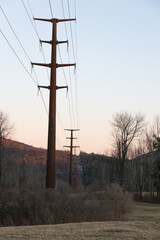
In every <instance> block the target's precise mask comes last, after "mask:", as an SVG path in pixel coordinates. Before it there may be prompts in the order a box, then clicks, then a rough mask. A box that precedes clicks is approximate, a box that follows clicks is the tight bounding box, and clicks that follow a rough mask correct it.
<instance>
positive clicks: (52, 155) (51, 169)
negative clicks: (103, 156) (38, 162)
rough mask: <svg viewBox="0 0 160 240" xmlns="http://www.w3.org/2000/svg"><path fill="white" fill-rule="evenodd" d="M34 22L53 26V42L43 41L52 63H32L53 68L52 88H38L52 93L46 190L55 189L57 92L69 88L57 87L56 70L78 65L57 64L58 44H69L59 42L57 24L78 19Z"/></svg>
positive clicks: (54, 19)
mask: <svg viewBox="0 0 160 240" xmlns="http://www.w3.org/2000/svg"><path fill="white" fill-rule="evenodd" d="M34 20H40V21H47V22H51V23H52V24H53V31H52V40H51V41H41V42H42V43H49V44H51V46H52V51H51V63H49V64H44V63H32V65H38V66H44V67H49V68H51V76H50V86H38V87H39V88H47V89H49V91H50V101H49V124H48V149H47V170H46V188H52V189H55V161H56V90H57V89H60V88H68V86H60V87H59V86H57V85H56V69H57V68H59V67H68V66H75V65H76V64H75V63H73V64H57V62H56V59H57V44H60V43H68V41H57V23H59V22H66V21H75V20H76V19H56V18H53V19H41V18H34Z"/></svg>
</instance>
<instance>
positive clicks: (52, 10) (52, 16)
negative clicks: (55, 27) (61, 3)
mask: <svg viewBox="0 0 160 240" xmlns="http://www.w3.org/2000/svg"><path fill="white" fill-rule="evenodd" d="M49 6H50V11H51V16H52V18H53V10H52V5H51V1H50V0H49Z"/></svg>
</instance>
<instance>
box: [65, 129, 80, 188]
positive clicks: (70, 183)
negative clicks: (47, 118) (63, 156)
mask: <svg viewBox="0 0 160 240" xmlns="http://www.w3.org/2000/svg"><path fill="white" fill-rule="evenodd" d="M65 130H66V131H70V132H71V137H67V139H70V140H71V141H70V146H64V147H68V148H70V167H69V186H70V188H72V168H73V167H72V162H73V161H72V157H73V148H78V147H79V146H73V139H77V138H74V137H73V132H74V131H79V129H65Z"/></svg>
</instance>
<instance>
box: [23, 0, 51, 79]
mask: <svg viewBox="0 0 160 240" xmlns="http://www.w3.org/2000/svg"><path fill="white" fill-rule="evenodd" d="M22 4H23V6H24V9H25V11H26V13H27V16H28V18H29V20H30V22H31V24H32V27H33V29H34V31H35V33H36V35H37V37H38V40H39V42H40V41H41V40H40V36H39V33H38V30H37V27H36V24H35V25H34V24H33V21H32V19H31V17H30V15H29V12H28V9H27V7H26V5H25V3H24V1H23V0H22ZM28 4H29V1H28ZM29 8H30V11H31V14H32V17H33V19H34V16H33V11H32V9H31V5H30V4H29ZM41 49H42V55H43V60H44V62H45V63H46V57H45V54H44V50H43V46H42V44H41ZM46 73H47V77H48V80H49V73H48V69H47V68H46Z"/></svg>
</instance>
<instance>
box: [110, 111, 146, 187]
mask: <svg viewBox="0 0 160 240" xmlns="http://www.w3.org/2000/svg"><path fill="white" fill-rule="evenodd" d="M111 126H112V129H113V132H112V135H113V147H114V150H115V156H116V157H117V158H118V159H119V179H120V185H121V186H122V184H123V178H124V167H125V160H126V159H127V153H128V150H129V148H130V146H131V144H132V142H133V140H135V139H136V138H137V137H138V136H139V135H140V134H141V133H142V131H143V127H144V116H143V115H141V114H140V113H139V114H136V115H135V116H132V115H131V114H129V113H127V112H120V113H117V114H115V115H113V120H112V122H111Z"/></svg>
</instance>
